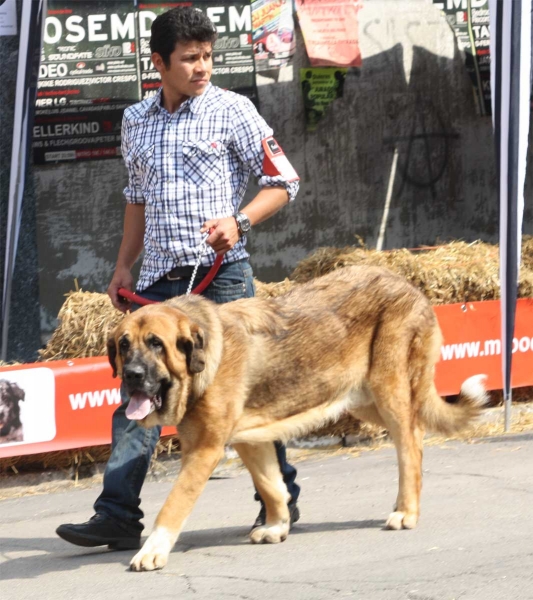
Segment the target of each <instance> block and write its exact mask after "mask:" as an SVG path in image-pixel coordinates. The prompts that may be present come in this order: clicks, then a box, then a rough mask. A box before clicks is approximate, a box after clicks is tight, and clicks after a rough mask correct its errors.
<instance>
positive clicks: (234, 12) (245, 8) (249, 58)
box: [139, 0, 257, 102]
mask: <svg viewBox="0 0 533 600" xmlns="http://www.w3.org/2000/svg"><path fill="white" fill-rule="evenodd" d="M191 4H192V5H193V6H194V7H196V8H198V9H200V10H202V11H205V13H206V14H207V16H208V17H209V18H210V19H211V21H212V22H213V24H214V25H215V27H216V29H217V32H218V38H217V41H216V42H215V45H214V48H213V75H212V78H211V81H212V82H213V83H214V84H215V85H218V86H219V87H221V88H224V89H230V90H233V91H235V92H238V93H241V94H244V95H245V96H248V97H249V98H251V99H252V100H253V101H254V102H256V101H257V91H256V84H255V67H254V56H253V47H252V12H251V7H250V0H241V1H240V2H238V1H237V2H234V1H232V2H225V1H224V0H219V1H218V2H216V1H213V0H195V1H194V2H168V1H167V2H161V1H153V0H147V1H145V2H141V3H140V4H139V47H140V69H141V82H142V84H141V87H142V99H143V100H144V99H145V98H149V97H150V96H153V95H154V94H155V93H156V92H157V89H158V88H159V86H160V81H161V78H160V76H159V73H158V72H157V71H156V70H155V68H154V66H153V64H152V61H151V60H150V54H151V52H150V27H151V25H152V22H153V20H154V19H155V18H156V17H157V16H158V15H160V14H161V13H163V12H166V11H167V10H170V9H171V8H174V7H175V6H180V5H188V6H191Z"/></svg>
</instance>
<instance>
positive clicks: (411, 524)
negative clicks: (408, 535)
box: [385, 510, 418, 529]
mask: <svg viewBox="0 0 533 600" xmlns="http://www.w3.org/2000/svg"><path fill="white" fill-rule="evenodd" d="M417 523H418V515H416V514H414V513H404V512H401V511H399V510H395V511H394V512H392V513H391V514H390V515H389V518H388V519H387V522H386V523H385V528H386V529H414V528H415V527H416V524H417Z"/></svg>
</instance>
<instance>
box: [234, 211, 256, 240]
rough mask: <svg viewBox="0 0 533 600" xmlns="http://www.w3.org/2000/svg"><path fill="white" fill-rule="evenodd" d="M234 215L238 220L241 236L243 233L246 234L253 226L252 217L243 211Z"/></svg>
mask: <svg viewBox="0 0 533 600" xmlns="http://www.w3.org/2000/svg"><path fill="white" fill-rule="evenodd" d="M233 216H234V218H235V220H236V221H237V229H238V230H239V235H240V236H241V237H242V236H243V235H246V234H247V233H248V232H249V231H250V229H251V228H252V224H251V223H250V219H249V218H248V217H247V216H246V215H245V214H244V213H242V212H238V213H235V214H234V215H233Z"/></svg>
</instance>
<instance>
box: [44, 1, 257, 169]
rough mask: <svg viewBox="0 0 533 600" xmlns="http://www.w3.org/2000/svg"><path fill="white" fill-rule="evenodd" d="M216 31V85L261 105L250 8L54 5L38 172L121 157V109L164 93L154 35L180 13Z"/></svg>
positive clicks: (47, 37)
mask: <svg viewBox="0 0 533 600" xmlns="http://www.w3.org/2000/svg"><path fill="white" fill-rule="evenodd" d="M191 5H192V6H194V7H195V8H198V9H200V10H203V11H205V12H206V14H207V16H208V17H209V18H210V19H211V21H212V22H213V23H214V24H215V26H216V28H217V31H218V39H217V41H216V43H215V47H214V52H213V76H212V82H213V83H214V84H215V85H218V86H220V87H222V88H225V89H231V90H233V91H236V92H239V93H241V94H244V95H246V96H248V97H249V98H251V99H252V100H253V101H255V102H257V92H256V85H255V68H254V58H253V46H252V14H251V7H250V2H249V0H242V1H240V2H226V1H225V0H219V1H218V2H215V1H212V0H205V1H204V0H195V1H194V2H161V1H159V2H154V1H151V0H147V1H146V2H140V3H138V2H136V1H135V0H49V2H48V13H47V18H46V20H45V27H44V44H43V49H42V56H41V66H40V71H39V82H38V91H37V101H36V110H35V123H34V127H33V143H32V149H33V159H34V163H36V164H48V163H51V162H58V161H73V160H86V159H98V158H114V157H117V156H120V141H121V136H120V131H121V124H122V116H123V113H124V109H125V108H127V107H128V106H130V105H131V104H134V103H135V102H139V101H140V100H144V99H145V98H149V97H150V96H152V95H154V94H155V93H156V92H157V90H158V88H159V87H160V85H161V78H160V76H159V73H158V72H157V71H156V70H155V68H154V66H153V64H152V61H151V58H150V54H151V52H150V45H149V41H150V27H151V25H152V22H153V20H154V19H155V18H156V17H157V16H158V15H159V14H161V13H163V12H166V11H168V10H170V9H171V8H174V7H175V6H191Z"/></svg>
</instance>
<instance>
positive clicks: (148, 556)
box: [130, 527, 176, 571]
mask: <svg viewBox="0 0 533 600" xmlns="http://www.w3.org/2000/svg"><path fill="white" fill-rule="evenodd" d="M175 540H176V536H174V535H172V534H171V533H170V532H169V531H168V530H167V529H165V528H164V527H158V528H157V529H156V530H155V531H153V532H152V533H151V534H150V536H149V537H148V539H147V540H146V542H145V543H144V545H143V547H142V548H141V549H140V550H139V552H137V554H136V555H135V556H134V557H133V558H132V559H131V562H130V569H131V570H132V571H155V570H156V569H162V568H163V567H164V566H165V565H166V564H167V561H168V555H169V554H170V551H171V550H172V546H174V542H175Z"/></svg>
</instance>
